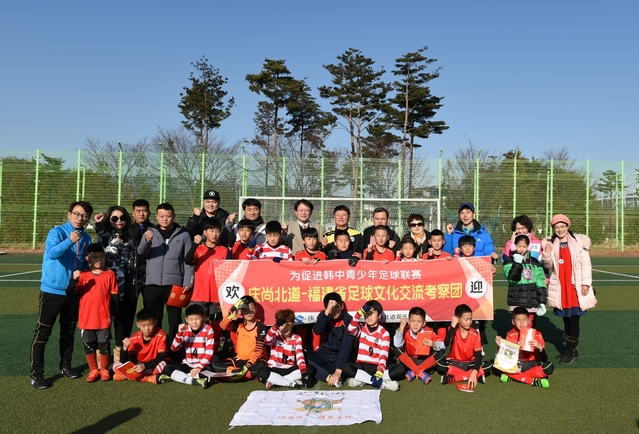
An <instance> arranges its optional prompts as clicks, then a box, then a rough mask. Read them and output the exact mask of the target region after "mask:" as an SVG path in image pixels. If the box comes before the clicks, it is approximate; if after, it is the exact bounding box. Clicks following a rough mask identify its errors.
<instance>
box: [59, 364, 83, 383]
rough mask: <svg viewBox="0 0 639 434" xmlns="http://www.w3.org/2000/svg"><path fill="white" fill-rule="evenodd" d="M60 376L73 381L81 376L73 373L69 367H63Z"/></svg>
mask: <svg viewBox="0 0 639 434" xmlns="http://www.w3.org/2000/svg"><path fill="white" fill-rule="evenodd" d="M60 375H62V376H65V377H67V378H70V379H72V380H73V379H74V378H80V377H81V375H80V374H78V373H77V372H75V371H74V370H73V369H71V367H70V366H64V367H62V368H60Z"/></svg>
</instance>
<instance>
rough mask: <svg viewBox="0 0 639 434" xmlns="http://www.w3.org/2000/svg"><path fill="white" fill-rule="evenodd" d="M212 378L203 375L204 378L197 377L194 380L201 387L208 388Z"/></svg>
mask: <svg viewBox="0 0 639 434" xmlns="http://www.w3.org/2000/svg"><path fill="white" fill-rule="evenodd" d="M212 380H213V379H212V378H209V377H205V378H198V379H197V380H195V381H196V383H197V384H199V385H200V386H202V389H208V388H209V387H211V385H212V384H213V381H212Z"/></svg>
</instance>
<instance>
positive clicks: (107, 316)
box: [75, 270, 118, 330]
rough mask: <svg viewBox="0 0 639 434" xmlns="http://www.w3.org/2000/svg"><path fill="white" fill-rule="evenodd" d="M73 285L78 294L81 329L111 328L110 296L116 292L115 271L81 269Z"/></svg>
mask: <svg viewBox="0 0 639 434" xmlns="http://www.w3.org/2000/svg"><path fill="white" fill-rule="evenodd" d="M75 287H76V290H77V292H78V295H79V296H80V312H79V316H78V327H79V328H81V329H83V330H102V329H108V328H111V296H112V295H117V294H118V282H117V280H116V277H115V273H114V272H113V271H111V270H105V271H103V272H102V273H100V274H93V272H91V271H90V270H87V271H83V272H81V273H80V277H78V283H77V284H76V286H75Z"/></svg>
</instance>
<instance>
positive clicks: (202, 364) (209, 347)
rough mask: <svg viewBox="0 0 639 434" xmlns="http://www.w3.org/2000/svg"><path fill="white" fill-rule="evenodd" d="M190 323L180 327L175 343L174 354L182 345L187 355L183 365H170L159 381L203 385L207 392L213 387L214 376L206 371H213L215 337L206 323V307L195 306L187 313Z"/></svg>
mask: <svg viewBox="0 0 639 434" xmlns="http://www.w3.org/2000/svg"><path fill="white" fill-rule="evenodd" d="M184 314H185V316H186V323H187V324H188V325H187V324H180V326H179V327H178V332H177V334H176V335H175V339H174V340H173V343H172V344H171V351H173V352H176V351H177V350H179V349H180V348H181V347H182V346H184V349H185V350H186V351H185V352H186V355H185V358H184V360H183V361H182V363H179V364H171V365H167V366H166V367H165V368H164V371H163V373H162V375H160V377H159V378H158V382H160V383H162V382H164V381H166V380H168V379H171V380H173V381H175V382H178V383H184V384H190V385H194V386H198V385H199V386H202V387H203V388H204V389H206V388H208V387H209V386H211V384H213V381H212V379H211V378H210V377H207V376H206V375H204V374H202V371H211V362H212V361H213V349H214V347H215V336H214V333H213V328H211V326H210V325H208V324H204V308H203V307H202V305H199V304H192V305H190V306H189V307H187V308H186V311H185V312H184Z"/></svg>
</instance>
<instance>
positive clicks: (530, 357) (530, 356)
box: [506, 327, 546, 362]
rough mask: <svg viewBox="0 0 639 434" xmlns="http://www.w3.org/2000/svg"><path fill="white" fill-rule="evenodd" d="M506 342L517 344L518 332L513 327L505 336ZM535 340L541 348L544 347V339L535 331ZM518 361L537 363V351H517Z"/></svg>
mask: <svg viewBox="0 0 639 434" xmlns="http://www.w3.org/2000/svg"><path fill="white" fill-rule="evenodd" d="M506 340H507V341H508V342H513V343H515V344H518V343H519V330H517V329H516V328H514V327H513V328H512V329H511V330H510V331H509V332H508V334H507V335H506ZM535 340H536V341H537V342H539V343H540V344H541V346H542V347H544V348H545V347H546V341H544V337H543V336H542V335H541V333H540V332H539V330H537V329H535ZM519 360H521V361H522V362H539V361H540V360H539V351H537V349H535V351H524V350H519Z"/></svg>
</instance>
